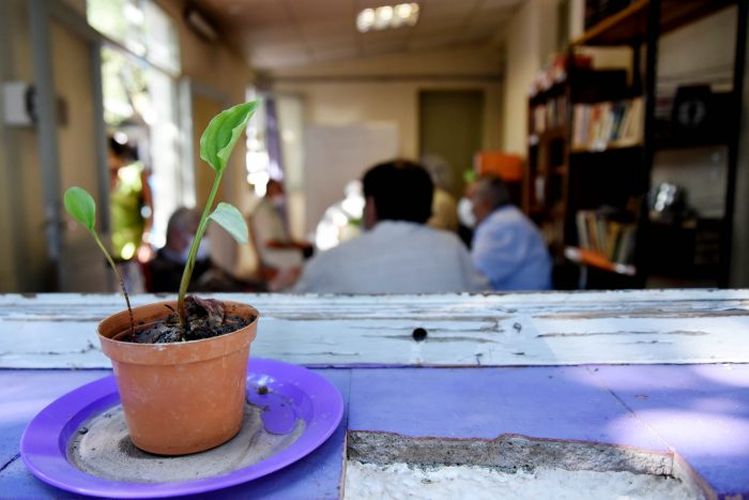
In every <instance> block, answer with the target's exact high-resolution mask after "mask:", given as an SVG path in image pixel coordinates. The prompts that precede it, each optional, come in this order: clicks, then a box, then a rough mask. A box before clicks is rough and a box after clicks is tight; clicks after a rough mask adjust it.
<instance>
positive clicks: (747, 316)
mask: <svg viewBox="0 0 749 500" xmlns="http://www.w3.org/2000/svg"><path fill="white" fill-rule="evenodd" d="M215 297H219V298H227V299H231V300H238V301H243V302H247V303H250V304H253V305H254V306H255V307H257V308H258V309H259V310H260V311H261V313H262V319H261V321H260V326H259V329H258V337H257V340H256V341H255V342H254V343H253V347H252V349H253V355H256V356H263V357H271V358H276V359H282V360H286V361H289V362H294V363H300V364H305V365H311V366H346V365H410V366H412V365H424V366H477V365H481V366H521V365H575V364H588V363H601V364H620V363H632V364H637V363H640V364H651V363H723V362H725V363H747V362H749V290H663V291H615V292H586V293H535V294H507V295H466V294H463V295H419V296H406V295H401V296H314V295H249V294H217V295H215ZM153 300H163V297H154V296H150V295H141V296H136V297H134V298H133V302H134V304H136V305H137V304H144V303H148V302H151V301H153ZM122 308H123V300H122V298H121V297H120V296H117V295H72V294H39V295H33V296H21V295H0V368H102V367H109V366H110V365H109V361H108V360H107V359H106V358H105V357H104V355H103V354H102V353H101V352H100V350H99V346H98V341H97V339H96V334H95V327H96V324H97V322H98V321H99V320H100V319H102V318H103V317H105V316H106V315H108V314H110V313H112V312H116V311H119V310H121V309H122ZM415 328H424V329H425V330H426V331H427V338H426V340H424V341H422V342H416V341H415V340H414V339H413V337H412V332H413V330H414V329H415Z"/></svg>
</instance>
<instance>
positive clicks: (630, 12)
mask: <svg viewBox="0 0 749 500" xmlns="http://www.w3.org/2000/svg"><path fill="white" fill-rule="evenodd" d="M734 4H735V1H733V0H661V16H660V32H661V33H668V32H669V31H673V30H675V29H677V28H680V27H682V26H685V25H687V24H689V23H692V22H694V21H697V20H699V19H701V18H703V17H705V16H708V15H710V14H712V13H714V12H717V11H719V10H721V9H724V8H726V7H729V6H731V5H734ZM649 6H650V0H635V1H634V2H632V3H631V4H630V5H629V7H627V8H625V9H624V10H622V11H620V12H618V13H616V14H614V15H612V16H609V17H607V18H606V19H604V20H602V21H600V22H599V23H597V24H596V25H595V26H593V27H591V28H590V29H589V30H587V31H586V32H585V33H583V34H582V35H581V36H580V37H578V38H577V39H575V40H574V41H573V42H572V44H573V45H600V46H613V45H633V44H638V43H642V42H644V41H645V40H646V38H647V25H648V10H649Z"/></svg>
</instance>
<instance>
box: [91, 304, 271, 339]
mask: <svg viewBox="0 0 749 500" xmlns="http://www.w3.org/2000/svg"><path fill="white" fill-rule="evenodd" d="M215 300H219V302H222V303H223V304H231V305H234V306H240V307H241V308H249V311H248V312H250V313H251V314H253V315H254V316H255V319H253V320H252V321H251V322H250V323H248V324H246V325H245V326H243V327H241V328H238V329H236V330H233V331H231V332H227V333H224V334H221V335H217V336H215V337H208V338H205V339H196V340H187V341H184V342H165V343H163V344H156V343H147V344H145V343H139V342H126V341H124V340H117V339H115V338H113V337H115V336H118V335H120V334H121V333H122V331H121V332H117V333H116V334H115V335H113V336H112V337H107V336H106V335H104V334H102V333H101V331H102V327H103V325H104V323H105V322H106V321H109V320H110V319H111V318H113V317H114V316H118V315H127V314H128V311H127V309H123V310H120V311H117V312H115V313H112V314H110V315H108V316H107V317H105V318H104V319H102V320H101V321H99V323H98V325H96V335H97V336H98V337H99V339H100V340H104V341H106V342H109V343H112V344H114V345H127V346H128V347H130V348H133V349H140V348H144V349H146V348H151V349H152V348H153V346H159V348H162V349H174V348H177V347H179V346H188V345H189V346H194V345H198V344H199V343H201V342H210V341H214V340H216V339H219V338H220V339H228V338H229V337H233V336H235V335H237V334H239V333H241V332H242V331H243V330H244V329H245V328H250V327H252V326H253V325H255V324H256V323H257V322H258V320H259V319H260V312H259V311H258V310H257V309H256V308H255V307H253V306H251V305H250V304H245V303H244V302H237V301H236V300H220V299H215ZM167 304H169V305H176V304H177V301H176V300H159V301H156V302H149V303H147V304H141V305H139V306H136V307H133V308H132V310H133V318H134V320H136V316H137V314H136V311H138V310H139V309H143V308H145V307H152V306H159V305H167ZM164 309H165V311H170V309H169V308H168V307H165V308H164ZM171 312H173V311H170V312H169V314H171ZM165 316H168V314H166V313H165V314H164V316H157V317H155V318H154V319H153V320H152V321H149V322H148V323H144V325H147V324H151V323H154V322H156V321H159V320H160V319H163V317H165ZM139 326H143V325H139ZM123 331H124V330H123ZM253 338H254V336H253Z"/></svg>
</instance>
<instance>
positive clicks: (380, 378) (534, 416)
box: [349, 367, 667, 451]
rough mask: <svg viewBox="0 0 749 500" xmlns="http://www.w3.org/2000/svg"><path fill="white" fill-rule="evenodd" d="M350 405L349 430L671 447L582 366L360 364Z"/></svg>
mask: <svg viewBox="0 0 749 500" xmlns="http://www.w3.org/2000/svg"><path fill="white" fill-rule="evenodd" d="M350 404H351V409H350V417H349V428H350V429H352V430H380V431H389V432H399V433H403V434H408V435H414V436H451V437H482V438H495V437H497V436H499V435H500V434H504V433H516V434H524V435H527V436H532V437H541V438H559V439H577V440H586V441H600V442H604V443H612V444H622V445H625V444H626V445H629V446H634V447H638V448H644V449H648V450H654V451H667V450H666V446H665V444H664V443H663V441H661V440H660V439H658V437H657V436H656V435H655V434H654V433H653V432H652V431H650V430H649V429H648V428H647V427H645V426H644V425H642V423H641V422H639V421H638V420H637V419H636V418H635V417H634V416H633V415H632V414H631V413H630V412H628V411H627V409H626V408H625V407H624V406H623V405H622V404H620V403H619V402H618V401H617V400H616V399H615V398H614V397H612V395H611V393H610V392H609V391H607V390H605V389H604V388H601V387H599V386H597V385H596V383H595V380H593V378H592V377H591V375H590V374H589V373H588V372H587V371H586V370H585V368H584V367H535V368H469V369H452V370H445V369H419V370H414V369H410V370H409V369H397V370H390V369H382V370H379V369H375V370H355V371H354V372H353V374H352V377H351V401H350Z"/></svg>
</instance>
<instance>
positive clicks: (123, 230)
mask: <svg viewBox="0 0 749 500" xmlns="http://www.w3.org/2000/svg"><path fill="white" fill-rule="evenodd" d="M108 163H109V187H110V194H109V197H110V208H109V210H110V221H111V231H112V236H111V240H112V254H113V255H114V256H115V258H116V259H118V260H121V261H129V260H131V259H132V258H133V257H135V256H136V254H137V255H138V256H139V258H140V260H147V259H148V258H149V257H151V256H152V255H151V252H150V247H149V246H148V245H147V244H146V243H147V242H144V241H143V240H144V234H147V233H148V231H150V228H151V222H152V214H153V207H152V200H151V191H150V189H149V187H148V182H147V178H148V171H147V169H146V168H145V166H144V165H143V163H142V162H141V161H139V160H138V153H137V151H136V149H135V147H133V146H131V145H129V144H127V143H124V144H123V143H120V142H118V141H117V140H115V139H114V137H110V138H109V158H108Z"/></svg>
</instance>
